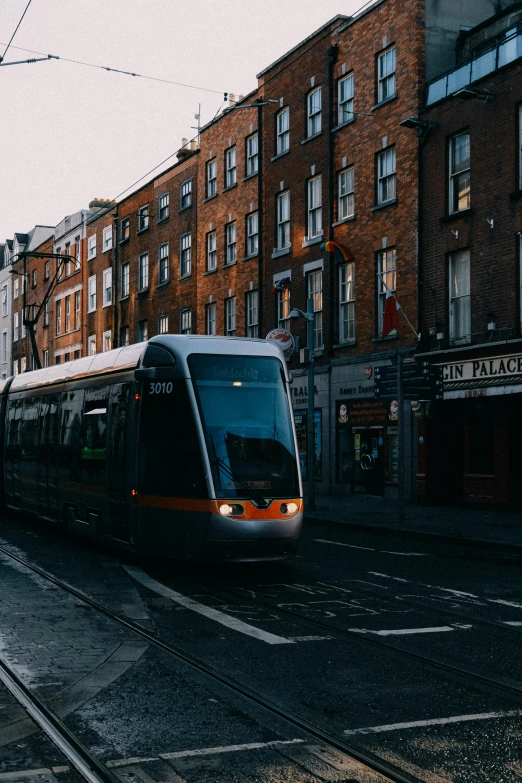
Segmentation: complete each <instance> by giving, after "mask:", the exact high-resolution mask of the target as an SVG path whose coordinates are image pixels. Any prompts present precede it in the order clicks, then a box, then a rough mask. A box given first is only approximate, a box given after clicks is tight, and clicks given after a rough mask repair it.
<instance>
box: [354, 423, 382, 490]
mask: <svg viewBox="0 0 522 783" xmlns="http://www.w3.org/2000/svg"><path fill="white" fill-rule="evenodd" d="M383 432H384V431H383V429H382V428H381V427H370V428H368V429H357V428H355V427H354V428H353V431H352V438H353V447H354V454H355V460H354V464H355V470H354V491H355V492H366V493H368V494H369V495H382V494H384V435H383Z"/></svg>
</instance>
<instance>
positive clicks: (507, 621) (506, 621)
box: [504, 620, 522, 626]
mask: <svg viewBox="0 0 522 783" xmlns="http://www.w3.org/2000/svg"><path fill="white" fill-rule="evenodd" d="M504 625H516V626H520V625H522V622H520V621H519V620H504Z"/></svg>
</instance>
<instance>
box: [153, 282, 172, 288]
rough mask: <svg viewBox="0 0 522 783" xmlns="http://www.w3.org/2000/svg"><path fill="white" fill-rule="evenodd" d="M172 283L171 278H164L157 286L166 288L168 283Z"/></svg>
mask: <svg viewBox="0 0 522 783" xmlns="http://www.w3.org/2000/svg"><path fill="white" fill-rule="evenodd" d="M169 283H170V280H163V281H162V282H161V283H158V284H157V285H156V288H165V286H166V285H168V284H169Z"/></svg>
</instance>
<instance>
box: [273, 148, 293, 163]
mask: <svg viewBox="0 0 522 783" xmlns="http://www.w3.org/2000/svg"><path fill="white" fill-rule="evenodd" d="M289 152H290V147H289V148H288V149H287V150H285V151H284V152H278V153H277V155H274V157H273V158H270V161H273V160H279V158H284V156H285V155H288V153H289Z"/></svg>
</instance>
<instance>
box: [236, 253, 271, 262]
mask: <svg viewBox="0 0 522 783" xmlns="http://www.w3.org/2000/svg"><path fill="white" fill-rule="evenodd" d="M258 256H259V253H252V255H250V256H243V258H242V259H241V261H251V259H252V258H257V257H258ZM272 257H273V256H272Z"/></svg>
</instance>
